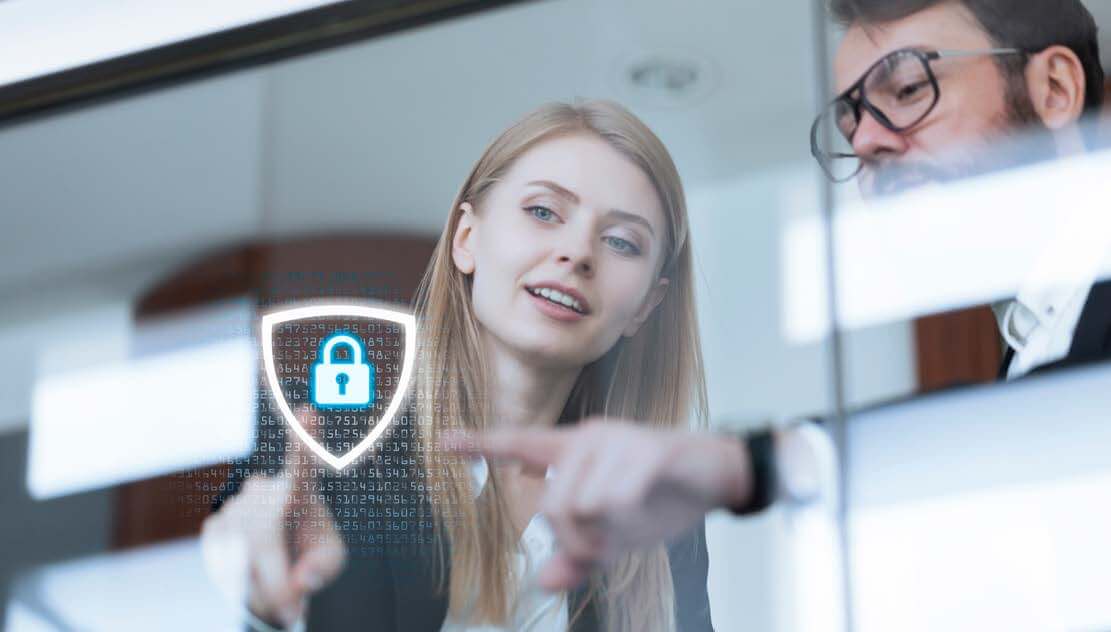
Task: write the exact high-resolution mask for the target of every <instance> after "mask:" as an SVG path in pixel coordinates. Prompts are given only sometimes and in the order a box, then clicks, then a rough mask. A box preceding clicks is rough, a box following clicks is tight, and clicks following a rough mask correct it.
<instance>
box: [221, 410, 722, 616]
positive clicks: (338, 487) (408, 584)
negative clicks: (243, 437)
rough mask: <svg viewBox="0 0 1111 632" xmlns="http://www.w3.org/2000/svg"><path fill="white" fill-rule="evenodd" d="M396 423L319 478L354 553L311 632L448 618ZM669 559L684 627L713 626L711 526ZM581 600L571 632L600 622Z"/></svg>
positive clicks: (313, 606) (229, 485)
mask: <svg viewBox="0 0 1111 632" xmlns="http://www.w3.org/2000/svg"><path fill="white" fill-rule="evenodd" d="M395 424H397V426H395V428H392V429H391V430H392V431H393V432H391V433H390V437H387V438H386V439H385V440H384V441H383V442H382V443H381V447H380V448H379V449H378V450H377V451H376V452H375V453H374V454H373V455H369V456H367V457H364V458H363V459H362V462H363V463H364V464H363V465H359V466H355V468H353V469H354V471H353V472H350V473H349V474H348V475H346V476H341V475H339V474H328V475H326V476H325V477H324V478H323V479H321V480H320V481H319V483H318V484H319V488H320V493H321V494H322V495H323V496H324V498H325V499H326V500H327V502H328V503H329V505H330V507H331V509H332V512H333V514H334V515H335V517H336V521H337V525H338V526H339V528H340V532H341V534H342V535H343V537H344V540H345V542H347V549H348V560H347V565H346V567H345V568H344V571H343V572H342V574H341V575H340V576H339V577H338V578H337V579H336V581H334V582H332V583H331V584H330V585H328V586H326V587H325V588H323V589H322V590H321V591H320V592H318V593H317V594H315V595H313V596H312V598H311V599H310V603H309V618H308V630H309V631H310V632H326V631H332V630H359V631H365V632H371V631H373V632H379V631H384V632H438V630H439V629H440V627H441V626H442V625H443V622H444V619H445V618H446V616H447V597H446V595H445V594H443V593H441V592H440V591H438V590H437V586H438V582H437V580H438V574H437V571H436V569H435V566H434V560H435V554H436V551H435V548H434V545H433V540H432V532H431V527H430V524H429V523H428V520H427V519H426V518H421V515H422V514H421V511H420V510H421V509H427V507H428V505H427V504H422V503H423V500H422V498H421V495H420V494H419V493H418V492H415V491H411V490H412V488H413V487H414V485H413V483H414V482H415V481H416V480H418V479H417V477H418V476H419V475H418V473H417V471H416V470H415V469H413V468H412V467H411V466H407V465H405V463H406V462H407V461H409V460H410V459H409V458H408V455H411V454H412V453H413V449H412V447H411V446H410V445H409V442H408V441H405V440H398V439H396V438H393V437H394V436H396V435H397V434H399V433H397V432H396V429H397V427H405V426H407V425H408V417H407V416H405V417H403V418H401V419H398V420H395ZM249 473H250V470H249V469H247V468H234V469H233V473H232V475H231V477H229V479H228V481H227V482H226V483H225V484H224V486H223V487H222V489H221V492H220V494H219V496H218V499H217V502H216V503H214V508H218V507H219V505H220V504H221V503H222V502H223V500H224V499H225V498H228V497H230V496H231V495H234V494H235V493H236V492H237V491H238V489H239V485H240V483H241V481H242V480H244V479H245V477H246V475H247V474H249ZM383 489H384V490H386V491H384V492H383V491H382V490H383ZM393 490H399V491H393ZM425 515H426V514H425ZM668 557H669V561H670V563H671V576H672V581H673V583H674V586H675V601H676V614H677V619H678V629H679V630H680V631H681V632H712V631H713V626H712V625H711V622H710V603H709V597H708V594H707V591H706V575H707V568H708V555H707V551H706V530H705V523H699V524H698V525H697V526H696V527H695V528H694V529H692V530H691V531H690V532H688V533H687V534H685V535H684V536H682V537H680V538H679V539H677V540H676V541H675V542H673V543H671V544H669V545H668ZM445 558H446V559H450V556H445ZM585 597H586V595H585V591H584V590H578V591H575V592H573V593H572V594H571V595H570V598H569V600H568V601H569V605H568V608H569V614H572V615H573V614H574V613H575V612H577V611H578V609H579V607H580V605H583V606H584V609H583V612H582V614H581V615H579V617H578V618H577V619H576V620H575V621H574V623H573V625H572V627H571V630H573V631H574V632H593V631H595V630H601V629H602V627H601V625H600V622H599V613H598V612H597V611H596V609H595V607H594V603H593V600H591V601H587V602H585V604H584V599H585Z"/></svg>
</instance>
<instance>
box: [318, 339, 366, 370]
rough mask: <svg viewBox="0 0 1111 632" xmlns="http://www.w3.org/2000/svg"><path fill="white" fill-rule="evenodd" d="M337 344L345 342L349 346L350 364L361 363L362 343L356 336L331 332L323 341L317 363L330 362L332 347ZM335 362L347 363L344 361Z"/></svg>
mask: <svg viewBox="0 0 1111 632" xmlns="http://www.w3.org/2000/svg"><path fill="white" fill-rule="evenodd" d="M338 344H345V345H347V346H348V347H351V364H363V363H364V362H363V343H362V341H360V340H359V339H358V338H356V337H354V336H352V335H350V334H332V336H331V337H330V338H328V339H327V340H326V341H325V342H324V346H323V347H322V348H321V350H320V357H318V358H317V363H318V364H332V349H333V348H335V346H336V345H338ZM337 364H347V363H346V362H342V363H337Z"/></svg>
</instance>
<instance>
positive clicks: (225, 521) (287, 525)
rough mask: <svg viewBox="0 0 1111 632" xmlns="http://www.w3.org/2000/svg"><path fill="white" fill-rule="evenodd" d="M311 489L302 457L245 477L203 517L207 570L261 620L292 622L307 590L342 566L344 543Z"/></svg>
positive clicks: (330, 577)
mask: <svg viewBox="0 0 1111 632" xmlns="http://www.w3.org/2000/svg"><path fill="white" fill-rule="evenodd" d="M302 454H308V451H307V450H306V451H304V452H302ZM314 489H315V485H314V479H313V468H312V467H311V466H310V465H309V464H305V465H290V466H287V467H286V468H285V470H284V471H283V472H282V473H281V474H280V475H278V476H261V475H259V476H252V477H250V478H248V479H247V480H246V481H245V482H244V483H243V488H242V489H241V490H240V492H239V493H238V494H236V495H235V496H234V497H232V498H231V499H229V500H228V501H227V502H225V503H224V505H223V506H222V507H221V508H220V510H219V511H218V512H216V513H214V514H212V515H210V516H208V518H206V519H205V521H204V525H203V528H202V531H201V541H202V547H203V550H204V552H205V559H206V563H207V564H208V566H209V571H210V573H213V574H214V579H215V580H216V581H217V583H218V584H219V585H220V586H221V588H223V589H225V590H226V591H229V592H230V594H231V595H232V596H233V597H234V598H235V599H236V601H237V602H238V603H243V601H244V600H245V601H246V603H247V605H248V608H249V609H250V611H251V613H252V614H253V615H254V616H256V617H258V618H260V619H262V620H263V621H266V622H269V623H277V624H279V625H281V626H285V627H288V626H291V625H293V624H294V623H295V622H296V621H297V620H298V619H300V617H301V616H302V615H303V614H304V610H305V603H306V600H307V597H308V596H309V595H310V594H312V593H313V592H315V591H317V590H319V589H320V588H322V587H323V586H325V585H326V584H328V583H330V582H331V581H333V580H334V579H335V578H336V577H337V576H338V575H339V573H340V571H342V570H343V567H344V564H345V562H346V557H347V551H346V548H345V547H344V544H343V541H342V539H341V538H340V536H339V533H338V532H337V530H336V525H335V520H334V518H333V516H332V512H331V510H329V509H328V506H327V505H326V504H325V503H323V502H321V499H320V496H319V495H318V494H314V493H312V491H313V490H314ZM244 582H246V586H245V587H244V586H243V583H244ZM244 588H245V589H246V590H245V594H244Z"/></svg>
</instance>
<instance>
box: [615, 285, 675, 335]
mask: <svg viewBox="0 0 1111 632" xmlns="http://www.w3.org/2000/svg"><path fill="white" fill-rule="evenodd" d="M669 283H671V281H669V280H668V279H667V278H666V277H660V279H659V280H658V281H656V284H655V285H653V286H652V289H650V290H648V296H646V297H645V298H644V303H643V304H642V305H641V306H640V311H638V312H637V315H636V316H635V317H633V320H632V322H630V323H629V325H628V326H627V327H625V331H624V332H622V335H624V336H625V337H626V338H632V337H633V336H635V335H636V333H637V331H639V330H640V326H641V325H643V324H644V322H645V321H646V320H648V317H649V316H651V315H652V312H653V311H654V310H655V309H656V308H657V307H659V305H660V303H661V302H662V301H663V300H664V296H665V295H667V286H668V284H669Z"/></svg>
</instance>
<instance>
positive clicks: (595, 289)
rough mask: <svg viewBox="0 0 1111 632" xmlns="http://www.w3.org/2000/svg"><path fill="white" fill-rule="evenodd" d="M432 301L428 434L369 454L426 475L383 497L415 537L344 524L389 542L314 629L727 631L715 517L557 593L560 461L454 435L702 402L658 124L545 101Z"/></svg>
mask: <svg viewBox="0 0 1111 632" xmlns="http://www.w3.org/2000/svg"><path fill="white" fill-rule="evenodd" d="M417 315H418V322H419V323H420V327H419V331H420V336H421V339H422V343H421V345H422V354H421V358H422V360H421V363H422V364H421V370H420V371H419V373H418V375H419V377H418V380H417V384H416V388H415V391H414V393H413V396H412V397H411V399H412V401H413V412H414V414H413V415H411V416H410V418H409V419H405V420H402V421H401V422H400V423H399V427H400V428H404V427H405V426H406V425H407V424H411V428H410V429H415V432H413V433H412V434H413V435H415V437H416V441H415V442H413V443H412V445H410V444H409V442H408V441H407V440H404V437H408V436H410V433H409V432H408V431H400V432H399V431H398V429H397V428H395V429H392V430H391V435H392V439H391V440H390V441H388V442H387V444H388V445H384V446H383V447H382V448H380V449H379V451H378V453H377V454H376V457H375V458H374V459H370V461H372V462H373V463H371V464H370V465H369V466H368V467H370V468H371V469H374V472H373V473H372V474H370V477H371V478H389V477H390V474H389V472H390V471H393V472H394V476H395V477H396V478H398V479H403V480H407V481H408V483H410V484H409V485H407V488H408V489H417V490H419V492H418V493H416V494H411V495H410V496H407V497H406V498H405V500H404V501H403V502H407V503H411V504H412V507H408V508H405V509H400V508H398V506H397V503H396V502H395V501H396V498H392V499H390V502H389V503H387V504H388V505H389V506H388V507H384V508H382V515H388V516H400V517H401V518H399V519H398V520H394V521H389V522H388V526H387V527H386V528H387V530H390V531H398V532H404V533H405V534H407V537H405V538H396V537H394V538H390V537H386V536H388V535H390V534H381V533H376V534H374V535H366V534H364V536H362V537H361V539H360V538H352V537H350V535H351V534H348V537H347V540H348V549H352V546H351V545H352V541H353V540H356V539H357V540H359V541H361V542H371V543H373V544H375V545H381V544H385V546H381V547H379V546H373V547H370V548H368V549H366V554H365V555H359V554H358V553H354V554H352V555H351V556H350V557H351V559H350V560H349V563H348V565H347V568H346V569H345V570H344V575H342V576H341V577H340V578H339V581H337V582H335V583H334V584H332V585H330V586H328V587H327V588H325V589H323V590H322V591H321V592H320V593H318V594H317V595H315V596H314V598H313V601H312V603H311V607H310V608H309V622H310V627H311V628H313V629H316V628H320V629H323V627H322V626H328V625H335V624H336V623H337V622H338V621H339V618H338V614H339V613H344V614H345V615H350V614H351V612H350V611H351V609H352V608H355V607H359V608H362V609H363V612H364V613H365V614H364V615H359V616H362V618H364V619H368V621H367V623H368V628H369V629H397V630H406V631H408V630H418V629H428V630H450V631H452V632H462V631H477V630H482V631H487V630H519V629H529V630H538V631H540V630H543V631H547V630H552V631H555V630H564V629H568V627H570V628H571V629H573V630H592V629H604V630H616V631H621V632H634V631H636V632H639V631H641V630H664V631H668V630H675V629H679V630H683V632H688V631H694V630H699V631H701V630H709V629H711V627H710V620H709V606H708V600H707V597H706V567H707V562H706V550H705V541H704V535H703V529H702V528H699V529H698V530H697V531H696V532H694V533H692V534H690V536H689V537H687V538H685V539H684V540H681V541H679V542H676V543H675V544H673V545H672V546H670V547H669V548H665V547H662V546H661V547H659V548H657V549H656V550H650V551H648V552H643V553H636V554H630V555H627V556H625V557H624V558H622V559H620V560H617V561H616V563H614V564H612V565H610V566H609V567H607V568H606V569H604V570H601V571H599V572H597V573H596V574H595V576H594V577H593V579H592V580H591V582H590V585H589V587H588V588H587V589H585V590H582V591H579V592H576V593H573V594H571V595H547V594H544V593H543V592H542V591H540V590H539V589H537V588H535V586H534V584H533V573H534V572H535V570H536V569H537V568H538V567H539V565H540V563H541V562H542V558H543V557H544V555H545V553H546V552H548V551H549V550H550V547H551V540H550V532H548V531H547V529H546V527H545V525H544V521H543V517H542V516H540V515H538V511H539V507H538V502H539V499H540V497H541V492H542V490H543V487H544V484H545V478H546V476H547V474H549V473H547V472H534V471H527V470H521V469H518V468H509V467H501V468H497V469H488V468H487V467H486V464H485V463H483V462H480V463H477V464H475V463H468V462H465V461H460V460H453V459H452V458H451V457H448V456H445V455H443V454H442V453H441V452H440V451H439V450H438V447H439V446H440V442H441V440H442V438H443V433H444V432H445V430H449V429H453V428H465V429H469V430H483V429H489V428H492V427H495V426H503V425H554V424H557V423H573V422H574V421H575V420H578V419H581V418H583V417H586V416H589V415H606V416H611V417H622V418H628V419H639V420H645V423H648V424H656V425H661V426H670V425H673V424H674V422H673V421H672V420H676V419H691V418H694V419H699V420H702V419H704V418H705V415H706V396H705V386H704V381H703V375H702V359H701V353H700V343H699V335H698V328H697V322H696V318H695V309H694V299H693V278H692V272H691V247H690V240H689V236H688V224H687V217H686V207H685V199H684V194H683V190H682V185H681V183H680V180H679V176H678V172H677V171H676V169H675V166H674V164H673V163H672V160H671V158H670V156H669V155H668V153H667V151H666V149H665V148H664V146H663V145H662V143H661V142H660V141H659V139H657V138H656V136H655V135H654V134H653V133H652V132H651V131H650V130H649V129H648V128H647V127H646V126H645V125H644V124H643V123H641V122H640V121H639V120H637V119H636V118H635V117H634V116H633V115H632V114H630V113H629V112H627V111H626V110H624V109H623V108H621V107H620V106H618V105H615V104H613V103H608V102H588V103H584V104H580V105H564V104H553V105H547V106H544V107H541V108H540V109H538V110H536V111H534V112H532V113H530V114H529V115H527V116H526V117H524V118H523V119H522V120H521V121H519V122H518V123H516V124H515V125H513V126H512V127H510V128H509V129H508V130H506V131H505V132H503V133H502V134H501V135H500V136H499V137H498V138H497V139H496V140H495V141H494V142H493V143H492V144H491V145H490V146H489V147H488V148H487V150H486V151H485V152H484V154H483V155H482V157H481V158H480V159H479V160H478V162H477V163H476V164H475V166H474V167H473V169H472V171H471V173H470V175H469V177H468V178H467V179H466V181H465V182H464V184H463V187H462V188H461V190H460V192H459V194H458V196H457V198H456V200H455V202H454V204H453V205H452V212H451V214H450V216H449V218H448V221H447V224H446V226H445V228H444V231H443V234H442V235H441V238H440V241H439V245H438V247H437V249H436V252H435V254H434V256H433V260H432V262H431V264H430V267H429V269H428V271H427V272H426V275H425V279H424V281H423V283H422V286H421V289H420V292H419V295H418V300H417ZM392 452H403V453H407V454H409V455H410V456H413V457H415V458H414V459H413V462H415V463H417V466H416V467H415V468H413V471H412V472H411V474H410V473H409V472H402V473H398V472H397V471H396V470H395V469H393V468H382V467H380V466H381V464H382V459H381V458H380V457H381V456H382V455H383V454H389V453H392ZM375 468H377V469H375ZM410 476H411V477H412V478H410ZM619 476H620V473H615V479H616V478H619ZM418 482H419V483H418ZM232 502H234V501H232ZM229 504H231V503H229ZM333 506H334V505H333ZM410 509H411V510H410ZM337 511H340V512H344V515H349V512H348V509H347V508H343V507H340V508H339V509H337ZM206 527H207V525H206ZM399 543H400V544H399ZM306 583H308V584H319V583H320V578H314V581H311V582H306ZM367 593H371V594H370V595H368V594H367Z"/></svg>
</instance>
